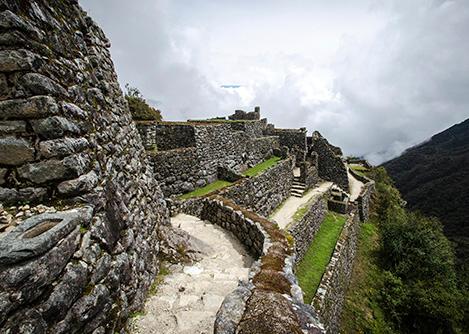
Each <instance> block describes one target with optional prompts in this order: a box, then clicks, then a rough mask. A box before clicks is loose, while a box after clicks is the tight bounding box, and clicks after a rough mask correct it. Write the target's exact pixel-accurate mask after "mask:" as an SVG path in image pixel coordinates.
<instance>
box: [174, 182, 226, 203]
mask: <svg viewBox="0 0 469 334" xmlns="http://www.w3.org/2000/svg"><path fill="white" fill-rule="evenodd" d="M232 184H233V183H231V182H228V181H224V180H217V181H215V182H212V183H210V184H207V185H206V186H205V187H202V188H197V189H196V190H194V191H191V192H190V193H187V194H184V195H181V196H180V197H179V198H180V199H189V198H192V197H199V196H204V195H207V194H210V193H211V192H214V191H215V190H218V189H222V188H225V187H228V186H231V185H232Z"/></svg>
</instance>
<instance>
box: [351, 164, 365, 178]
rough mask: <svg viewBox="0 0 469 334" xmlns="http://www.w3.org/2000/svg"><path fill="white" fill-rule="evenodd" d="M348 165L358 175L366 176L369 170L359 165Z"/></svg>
mask: <svg viewBox="0 0 469 334" xmlns="http://www.w3.org/2000/svg"><path fill="white" fill-rule="evenodd" d="M349 167H350V168H351V169H353V170H354V171H355V172H356V173H357V174H358V175H360V176H363V177H366V173H367V172H369V171H370V170H369V169H368V168H366V167H365V166H361V165H349Z"/></svg>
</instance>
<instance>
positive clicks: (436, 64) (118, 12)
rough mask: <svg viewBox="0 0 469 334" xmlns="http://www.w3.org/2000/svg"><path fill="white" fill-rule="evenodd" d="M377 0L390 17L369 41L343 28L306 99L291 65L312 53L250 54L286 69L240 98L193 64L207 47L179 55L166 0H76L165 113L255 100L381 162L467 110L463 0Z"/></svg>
mask: <svg viewBox="0 0 469 334" xmlns="http://www.w3.org/2000/svg"><path fill="white" fill-rule="evenodd" d="M191 3H192V2H191ZM191 3H187V2H186V5H187V6H190V4H191ZM249 3H250V2H239V4H238V3H237V4H238V6H249V5H250V4H249ZM304 3H305V4H306V3H308V2H304ZM373 3H374V4H373V7H370V10H371V11H376V12H379V13H380V15H381V17H385V18H386V24H385V25H384V27H383V28H382V30H381V31H380V32H379V33H377V34H376V36H375V38H374V39H373V40H372V41H371V42H370V41H367V42H363V41H360V40H355V39H354V36H344V38H343V43H342V46H341V48H340V49H339V50H338V51H337V54H336V55H335V57H333V58H332V59H331V60H330V64H326V65H323V66H326V67H327V70H329V71H331V73H332V75H333V77H334V81H333V84H332V85H331V87H330V90H331V92H330V93H331V96H332V98H330V99H319V100H318V101H313V102H311V101H306V102H305V96H304V92H303V91H302V88H304V87H302V85H304V84H305V81H304V77H303V76H302V74H297V73H294V71H290V72H289V69H290V68H294V67H296V66H300V67H302V68H303V69H305V70H306V72H307V71H309V70H310V71H311V72H313V71H314V68H315V66H319V65H318V64H315V63H313V62H309V63H308V59H307V57H305V58H303V57H301V55H291V56H282V55H267V56H269V57H271V58H272V59H274V60H273V61H269V62H266V61H265V59H264V58H259V59H255V57H254V56H253V59H252V62H253V64H255V65H256V66H270V70H272V71H276V70H277V66H278V65H279V64H280V65H281V66H283V70H285V75H284V77H283V79H282V80H281V81H280V82H276V83H275V84H272V83H271V82H267V81H266V82H258V83H256V84H255V85H254V86H252V87H251V89H252V94H253V99H252V101H250V103H249V104H250V105H249V106H243V105H241V101H242V99H241V98H240V97H239V96H238V95H237V94H227V92H226V90H224V89H221V88H220V87H219V85H213V84H212V83H211V78H209V77H208V76H207V75H208V74H207V73H205V72H204V69H202V68H201V67H200V66H199V65H200V62H198V61H203V52H201V56H200V57H201V59H199V60H198V61H190V59H189V61H187V59H185V58H184V57H182V55H181V54H180V53H181V50H180V49H179V48H178V47H177V46H179V45H180V44H184V41H181V40H174V38H175V37H174V36H175V35H174V34H173V33H172V30H171V29H172V24H173V23H172V22H171V19H170V17H169V16H168V15H167V10H168V8H170V6H171V4H172V3H171V2H165V1H150V0H145V1H139V2H138V5H137V4H136V3H135V2H131V1H115V0H112V1H111V0H100V1H92V0H86V1H82V5H84V6H85V8H89V10H90V14H91V16H92V17H94V18H95V19H97V21H98V22H99V23H100V24H101V25H102V27H103V29H104V30H105V32H106V33H107V34H108V36H109V37H110V39H111V41H112V44H113V47H112V54H113V58H114V61H115V63H116V66H117V71H118V74H119V77H120V81H121V83H125V82H129V83H131V84H132V85H135V86H137V87H138V88H140V89H141V90H142V92H143V93H144V95H145V96H146V97H147V98H149V99H152V100H156V101H160V103H161V105H160V107H161V108H162V109H163V112H164V115H165V116H166V117H167V118H170V119H186V118H194V117H197V118H200V117H207V116H216V115H223V114H226V113H228V112H230V111H231V110H232V109H235V108H238V107H252V106H254V105H260V106H261V110H262V111H263V115H264V116H266V117H268V118H269V119H270V120H271V121H273V122H274V123H276V124H277V125H278V126H281V127H293V126H294V127H298V126H307V127H308V129H309V130H316V129H317V130H319V131H321V132H322V133H323V134H324V135H325V136H326V137H328V138H329V139H330V141H331V142H333V143H334V144H336V145H340V146H342V147H343V148H344V151H345V152H346V153H347V154H354V155H365V156H367V157H368V158H370V159H371V160H372V161H373V162H375V163H379V162H382V161H384V160H386V159H389V158H391V157H393V156H395V155H397V154H399V153H400V152H402V151H403V150H404V149H405V148H407V147H409V146H411V145H414V144H417V143H418V142H421V141H423V140H425V139H427V138H428V137H430V136H431V135H432V134H434V133H436V132H438V131H441V130H443V129H445V128H447V127H449V126H451V125H452V124H454V123H457V122H460V121H461V120H463V119H465V118H467V117H469V108H468V107H469V94H468V93H467V88H468V87H469V57H467V55H468V54H469V43H467V32H468V31H469V4H468V3H467V1H464V0H460V1H458V0H455V1H430V0H419V1H405V2H403V1H391V0H389V1H381V2H373ZM337 4H338V2H337V1H335V2H334V6H335V7H337V8H340V6H338V5H337ZM264 5H265V6H268V3H265V4H264ZM316 5H317V4H316ZM233 6H235V5H233V4H231V5H230V6H229V8H233ZM257 6H261V4H257ZM324 6H328V2H327V1H324ZM261 7H262V6H261ZM335 7H334V8H335ZM186 10H191V8H186ZM195 10H196V8H195V7H194V11H195ZM194 15H196V13H194ZM173 17H174V16H172V18H173ZM253 24H255V22H254V23H253ZM246 29H247V30H249V29H250V27H242V26H241V25H240V30H241V31H240V33H244V34H246ZM272 33H273V34H275V31H273V32H272ZM248 35H249V34H247V36H248ZM280 42H281V41H280ZM304 43H309V41H308V40H305V41H304ZM175 46H176V47H175ZM190 47H191V48H192V49H191V50H190V51H191V52H195V53H197V52H198V50H195V49H194V48H199V50H201V51H204V52H205V51H207V50H205V49H204V48H205V45H204V43H203V40H202V41H201V42H200V45H195V46H194V45H191V46H190ZM312 48H313V49H314V45H312ZM207 52H208V51H207ZM276 61H277V62H278V63H275V62H276ZM241 64H242V63H241ZM241 69H242V68H240V70H241ZM228 83H231V82H228ZM236 83H238V82H236ZM242 84H243V86H244V83H242Z"/></svg>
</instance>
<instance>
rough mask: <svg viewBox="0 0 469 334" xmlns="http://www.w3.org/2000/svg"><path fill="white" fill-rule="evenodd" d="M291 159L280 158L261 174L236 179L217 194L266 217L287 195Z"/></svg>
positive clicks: (290, 173)
mask: <svg viewBox="0 0 469 334" xmlns="http://www.w3.org/2000/svg"><path fill="white" fill-rule="evenodd" d="M293 163H294V162H293V159H292V158H287V159H285V160H281V161H280V162H279V163H278V164H277V165H275V166H273V167H272V168H270V169H268V170H266V171H265V172H264V173H262V174H261V175H258V176H256V177H252V178H246V179H243V180H240V181H238V183H236V184H235V185H233V186H231V187H229V188H226V189H223V190H222V191H220V192H219V194H220V195H221V196H223V197H225V198H228V199H230V200H232V201H233V202H235V203H236V204H238V205H241V206H243V207H245V208H247V209H249V210H252V211H254V212H256V213H257V214H259V215H263V216H265V217H267V216H268V215H269V214H270V213H272V211H274V210H275V208H277V207H278V206H279V205H280V204H281V203H282V202H283V201H284V200H285V199H286V198H287V197H288V196H290V190H291V187H292V184H293V167H294V166H293Z"/></svg>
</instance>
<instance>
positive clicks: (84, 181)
mask: <svg viewBox="0 0 469 334" xmlns="http://www.w3.org/2000/svg"><path fill="white" fill-rule="evenodd" d="M97 184H98V176H97V175H96V173H95V172H94V171H91V172H89V173H88V174H85V175H81V176H80V177H78V178H77V179H74V180H68V181H64V182H62V183H60V184H59V185H58V186H57V190H58V191H59V193H61V194H64V195H72V194H80V193H84V192H88V191H90V190H92V189H93V188H94V187H96V185H97Z"/></svg>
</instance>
